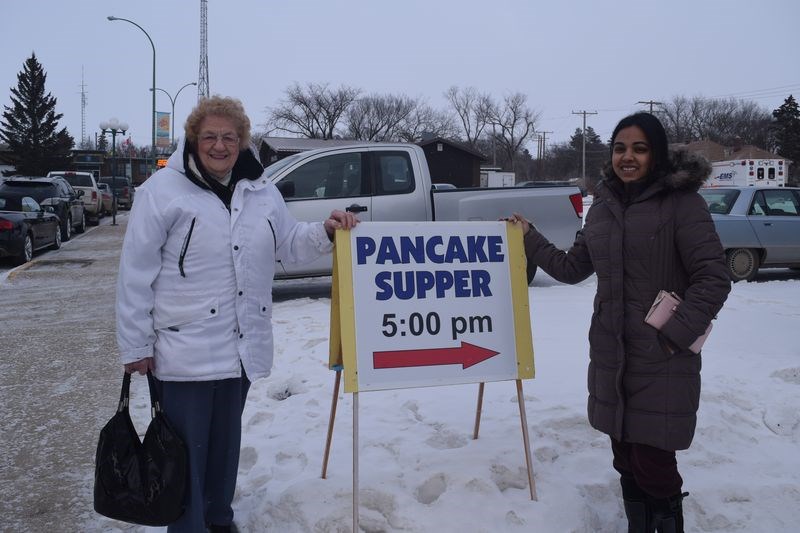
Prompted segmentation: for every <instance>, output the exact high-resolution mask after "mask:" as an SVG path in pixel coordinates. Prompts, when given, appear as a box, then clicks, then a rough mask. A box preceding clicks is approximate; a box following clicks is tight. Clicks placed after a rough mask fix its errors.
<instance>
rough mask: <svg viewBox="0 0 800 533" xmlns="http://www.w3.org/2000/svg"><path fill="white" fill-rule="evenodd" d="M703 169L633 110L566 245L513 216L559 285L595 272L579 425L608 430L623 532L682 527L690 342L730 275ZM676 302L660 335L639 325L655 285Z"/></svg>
mask: <svg viewBox="0 0 800 533" xmlns="http://www.w3.org/2000/svg"><path fill="white" fill-rule="evenodd" d="M710 170H711V169H710V166H709V165H708V163H707V162H705V161H704V160H701V159H695V158H693V157H691V156H689V155H687V154H686V153H685V152H676V153H673V154H669V152H668V149H667V137H666V133H665V132H664V128H663V126H662V125H661V123H660V122H659V121H658V119H657V118H656V117H655V116H653V115H651V114H649V113H636V114H634V115H630V116H628V117H625V118H624V119H622V120H621V121H620V122H619V124H618V125H617V127H616V128H615V129H614V134H613V136H612V147H611V164H610V167H607V168H606V170H605V174H606V175H605V178H604V179H603V180H601V181H600V183H598V185H597V186H596V188H595V192H594V202H593V204H592V206H591V208H590V209H589V212H588V214H587V217H586V223H585V225H584V228H583V229H582V230H581V231H580V232H579V233H578V235H577V237H576V239H575V243H574V244H573V245H572V247H571V248H570V249H569V250H568V251H567V252H564V251H561V250H559V249H557V248H556V247H555V246H553V245H552V244H551V243H549V242H548V241H547V239H545V238H544V237H543V236H542V235H541V234H540V233H539V232H538V231H536V228H534V227H533V226H531V225H530V224H529V223H528V222H527V221H526V220H524V219H523V218H522V217H520V216H519V215H517V214H515V215H514V217H513V219H514V220H515V221H516V222H518V223H519V224H521V225H522V226H523V227H522V229H523V232H525V252H526V255H527V258H528V261H529V262H532V263H533V264H535V265H537V266H539V267H541V268H542V269H543V270H544V271H545V272H547V273H548V274H549V275H550V276H552V277H553V278H555V279H556V280H558V281H561V282H564V283H578V282H580V281H582V280H584V279H586V278H587V277H589V276H590V275H591V274H593V273H594V274H596V275H597V293H596V295H595V298H594V313H593V315H592V321H591V325H590V328H589V345H590V351H589V380H588V385H589V406H588V412H589V422H590V423H591V425H592V426H593V427H594V428H595V429H597V430H599V431H602V432H604V433H606V434H608V435H609V436H610V437H611V449H612V451H613V455H614V460H613V465H614V468H615V469H616V470H617V471H618V472H619V474H620V483H621V486H622V496H623V500H624V507H625V513H626V515H627V517H628V523H629V531H630V532H652V531H654V530H656V531H663V532H665V533H666V532H681V531H683V511H682V505H681V501H682V499H683V497H684V494H683V493H682V484H683V480H682V478H681V476H680V474H679V473H678V466H677V461H676V457H675V451H676V450H684V449H687V448H688V447H689V445H690V444H691V442H692V437H693V436H694V429H695V424H696V421H697V417H696V413H697V408H698V402H699V399H700V366H701V364H700V355H699V354H695V353H693V352H692V351H691V350H689V346H690V345H691V344H692V343H694V341H695V340H696V339H697V338H698V337H699V336H700V335H702V334H703V333H704V332H705V330H706V328H707V327H708V325H709V324H710V322H711V320H712V319H713V318H714V316H715V315H716V314H717V313H718V312H719V310H720V309H721V308H722V305H723V303H724V302H725V299H726V298H727V295H728V292H729V291H730V280H729V277H728V273H727V271H726V269H725V256H724V252H723V249H722V245H721V244H720V241H719V237H718V236H717V232H716V230H715V228H714V223H713V221H712V220H711V216H710V215H709V212H708V208H707V207H706V203H705V201H704V200H703V198H702V197H701V196H700V195H699V194H698V193H697V190H698V189H699V188H700V186H701V185H702V183H703V181H705V179H707V177H708V175H709V173H710ZM662 289H663V290H667V291H674V292H676V293H677V294H678V295H679V296H680V297H681V298H683V303H681V304H680V306H679V307H678V309H677V311H676V312H675V314H674V316H673V317H672V318H671V319H670V320H669V321H668V322H667V323H666V324H665V326H664V327H663V328H662V329H661V331H657V330H656V329H655V328H653V327H651V326H650V325H648V324H646V323H645V322H644V318H645V314H646V313H647V311H648V310H649V308H650V306H651V304H652V303H653V301H654V299H655V298H656V295H657V294H658V292H659V290H662Z"/></svg>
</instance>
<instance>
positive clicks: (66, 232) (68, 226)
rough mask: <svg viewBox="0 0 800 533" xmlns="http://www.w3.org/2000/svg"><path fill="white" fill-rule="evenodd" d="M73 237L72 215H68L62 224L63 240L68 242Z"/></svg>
mask: <svg viewBox="0 0 800 533" xmlns="http://www.w3.org/2000/svg"><path fill="white" fill-rule="evenodd" d="M71 238H72V217H71V216H69V215H67V220H66V222H65V223H64V224H63V225H62V226H61V240H62V241H63V242H67V241H68V240H70V239H71Z"/></svg>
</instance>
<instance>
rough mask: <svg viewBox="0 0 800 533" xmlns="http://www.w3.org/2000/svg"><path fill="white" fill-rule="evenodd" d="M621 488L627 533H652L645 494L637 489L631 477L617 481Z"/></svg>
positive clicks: (652, 527)
mask: <svg viewBox="0 0 800 533" xmlns="http://www.w3.org/2000/svg"><path fill="white" fill-rule="evenodd" d="M619 484H620V485H621V486H622V503H623V505H624V507H625V516H627V517H628V533H654V531H655V526H654V525H652V522H653V521H652V517H651V516H650V504H649V503H648V497H647V494H645V493H644V491H642V489H640V488H639V485H637V484H636V481H635V480H634V479H633V477H632V476H622V477H620V479H619Z"/></svg>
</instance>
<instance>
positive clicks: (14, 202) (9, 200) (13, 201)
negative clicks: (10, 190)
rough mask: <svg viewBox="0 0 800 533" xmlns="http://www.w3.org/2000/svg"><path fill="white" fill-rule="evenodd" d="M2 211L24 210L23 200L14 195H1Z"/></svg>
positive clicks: (0, 208)
mask: <svg viewBox="0 0 800 533" xmlns="http://www.w3.org/2000/svg"><path fill="white" fill-rule="evenodd" d="M0 211H22V202H20V199H19V198H17V197H14V196H6V197H0Z"/></svg>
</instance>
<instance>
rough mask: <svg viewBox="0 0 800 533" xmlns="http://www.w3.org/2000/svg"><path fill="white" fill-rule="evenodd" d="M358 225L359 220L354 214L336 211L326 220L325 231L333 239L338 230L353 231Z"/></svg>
mask: <svg viewBox="0 0 800 533" xmlns="http://www.w3.org/2000/svg"><path fill="white" fill-rule="evenodd" d="M358 223H359V220H358V218H357V217H356V216H355V215H354V214H353V213H348V212H345V211H340V210H338V209H334V210H333V211H331V215H330V216H329V217H328V218H327V219H325V222H324V223H323V225H324V226H325V231H326V232H327V233H328V237H329V238H331V239H333V234H334V233H335V232H336V230H337V229H353V228H355V227H356V224H358Z"/></svg>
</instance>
